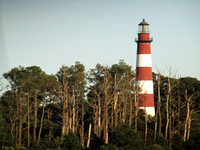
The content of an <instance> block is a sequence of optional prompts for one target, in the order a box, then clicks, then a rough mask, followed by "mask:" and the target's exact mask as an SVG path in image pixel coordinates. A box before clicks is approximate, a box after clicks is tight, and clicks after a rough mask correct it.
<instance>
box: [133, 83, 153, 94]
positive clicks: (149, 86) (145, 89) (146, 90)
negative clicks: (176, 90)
mask: <svg viewBox="0 0 200 150" xmlns="http://www.w3.org/2000/svg"><path fill="white" fill-rule="evenodd" d="M137 85H138V86H139V87H140V88H141V91H140V92H139V93H140V94H153V81H152V80H140V81H137Z"/></svg>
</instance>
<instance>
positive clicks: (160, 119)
mask: <svg viewBox="0 0 200 150" xmlns="http://www.w3.org/2000/svg"><path fill="white" fill-rule="evenodd" d="M160 80H161V79H160V73H158V108H157V110H158V116H159V129H158V130H159V131H158V134H159V135H161V128H162V116H161V112H160V109H161V97H160Z"/></svg>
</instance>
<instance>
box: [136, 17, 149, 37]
mask: <svg viewBox="0 0 200 150" xmlns="http://www.w3.org/2000/svg"><path fill="white" fill-rule="evenodd" d="M140 33H149V24H148V23H147V22H146V21H145V19H143V21H142V22H141V23H140V24H139V25H138V34H140Z"/></svg>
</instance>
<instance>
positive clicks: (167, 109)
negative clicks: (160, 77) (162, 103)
mask: <svg viewBox="0 0 200 150" xmlns="http://www.w3.org/2000/svg"><path fill="white" fill-rule="evenodd" d="M170 86H171V84H170V78H168V91H167V102H166V115H167V117H166V119H167V121H166V125H165V138H166V139H167V136H168V127H169V95H170V93H171V91H170V90H171V87H170Z"/></svg>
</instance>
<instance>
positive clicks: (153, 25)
mask: <svg viewBox="0 0 200 150" xmlns="http://www.w3.org/2000/svg"><path fill="white" fill-rule="evenodd" d="M143 18H145V20H146V21H147V22H148V23H149V24H150V31H151V34H150V36H151V37H153V42H152V43H151V52H152V68H153V71H154V72H155V73H157V69H158V70H159V71H160V72H161V73H162V74H164V75H168V74H169V68H170V67H171V69H172V75H176V77H187V76H190V77H195V78H197V79H199V80H200V67H199V66H200V1H199V0H0V75H1V74H2V73H5V72H8V71H9V70H11V69H12V68H13V67H18V66H24V67H28V66H33V65H36V66H40V67H41V69H42V70H43V71H45V72H46V73H47V74H56V73H57V72H58V70H59V68H60V67H61V66H62V65H67V66H71V65H74V64H75V62H76V61H79V62H81V63H82V64H84V65H85V67H86V70H89V69H91V68H95V66H96V64H97V63H100V64H102V65H108V66H111V65H112V64H116V63H118V62H119V60H120V59H122V60H124V61H125V62H126V63H127V64H128V65H130V66H132V67H133V69H135V67H136V53H137V51H136V50H137V43H136V42H135V38H136V37H137V30H138V24H139V23H140V22H141V21H142V19H143Z"/></svg>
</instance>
